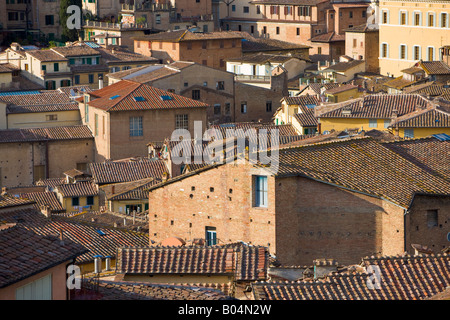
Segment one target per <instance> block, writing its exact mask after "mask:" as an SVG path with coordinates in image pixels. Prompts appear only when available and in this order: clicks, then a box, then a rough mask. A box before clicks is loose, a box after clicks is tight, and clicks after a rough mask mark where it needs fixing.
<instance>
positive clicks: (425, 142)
mask: <svg viewBox="0 0 450 320" xmlns="http://www.w3.org/2000/svg"><path fill="white" fill-rule="evenodd" d="M383 146H385V147H386V148H388V149H391V150H392V151H394V152H395V153H398V154H399V155H401V156H402V157H403V158H405V159H407V160H408V161H410V162H412V163H414V164H415V165H417V166H418V167H420V168H422V169H424V170H426V171H428V172H430V173H431V174H433V175H436V176H439V177H441V178H443V179H446V180H450V166H449V164H448V156H449V155H450V141H448V140H447V141H445V140H444V141H441V140H439V139H437V138H436V137H428V138H422V139H411V140H404V141H397V142H389V143H385V144H383Z"/></svg>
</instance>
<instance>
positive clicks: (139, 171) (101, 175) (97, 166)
mask: <svg viewBox="0 0 450 320" xmlns="http://www.w3.org/2000/svg"><path fill="white" fill-rule="evenodd" d="M89 168H90V172H91V174H92V177H93V179H94V181H95V183H97V184H107V183H118V182H127V181H136V180H140V179H145V178H154V179H161V177H162V175H163V173H164V172H167V167H166V165H165V163H164V161H163V160H152V161H150V160H142V161H130V162H118V161H112V162H98V163H90V164H89Z"/></svg>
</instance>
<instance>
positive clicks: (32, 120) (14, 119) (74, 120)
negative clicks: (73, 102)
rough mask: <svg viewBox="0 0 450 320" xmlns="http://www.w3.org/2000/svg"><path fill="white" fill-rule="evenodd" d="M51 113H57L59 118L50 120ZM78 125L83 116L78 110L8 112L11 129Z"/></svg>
mask: <svg viewBox="0 0 450 320" xmlns="http://www.w3.org/2000/svg"><path fill="white" fill-rule="evenodd" d="M49 115H53V116H54V115H56V117H57V120H48V119H47V116H49ZM76 125H81V117H80V112H79V111H78V110H73V111H55V112H39V113H37V112H30V113H14V114H8V128H9V129H15V128H35V127H44V128H47V127H57V126H76Z"/></svg>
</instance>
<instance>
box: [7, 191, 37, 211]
mask: <svg viewBox="0 0 450 320" xmlns="http://www.w3.org/2000/svg"><path fill="white" fill-rule="evenodd" d="M34 203H35V201H34V200H32V199H22V198H20V197H14V196H11V195H8V194H3V195H0V209H3V208H11V207H18V206H23V205H29V204H34Z"/></svg>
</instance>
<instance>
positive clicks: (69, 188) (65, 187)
mask: <svg viewBox="0 0 450 320" xmlns="http://www.w3.org/2000/svg"><path fill="white" fill-rule="evenodd" d="M55 192H57V193H60V194H61V195H62V196H63V197H64V198H66V197H86V196H96V195H98V190H97V188H96V186H95V185H94V184H93V183H92V182H91V181H79V182H76V183H65V184H61V185H58V186H56V187H55Z"/></svg>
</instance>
